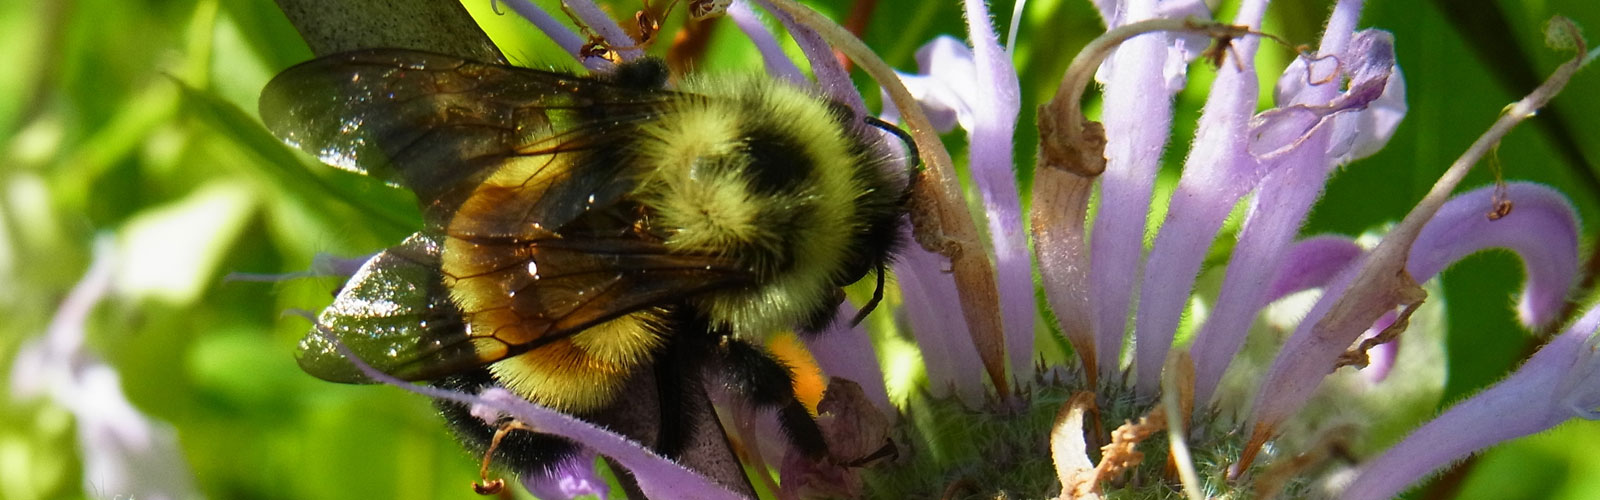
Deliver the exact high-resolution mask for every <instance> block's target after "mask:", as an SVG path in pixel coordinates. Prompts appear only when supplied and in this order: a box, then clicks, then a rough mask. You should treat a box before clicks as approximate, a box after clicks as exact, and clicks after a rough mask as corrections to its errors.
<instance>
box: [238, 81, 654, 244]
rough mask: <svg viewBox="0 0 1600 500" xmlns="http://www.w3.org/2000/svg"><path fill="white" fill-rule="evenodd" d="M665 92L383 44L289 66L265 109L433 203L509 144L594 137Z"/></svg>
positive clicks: (545, 147)
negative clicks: (594, 129)
mask: <svg viewBox="0 0 1600 500" xmlns="http://www.w3.org/2000/svg"><path fill="white" fill-rule="evenodd" d="M665 95H666V93H665V92H664V91H655V92H652V91H650V90H649V89H637V88H631V87H628V88H625V87H620V86H617V85H614V84H611V83H608V82H606V81H603V80H597V79H592V78H583V77H576V76H573V75H569V74H563V73H554V72H545V71H537V70H531V69H525V68H516V67H510V66H501V65H494V64H486V63H479V62H473V61H467V60H463V59H459V58H455V57H450V56H445V55H440V54H432V53H427V52H418V51H411V50H400V49H373V50H363V51H357V52H348V53H343V54H336V55H332V56H327V57H323V58H319V59H315V60H312V61H308V62H305V63H302V64H300V65H297V66H295V67H292V68H289V69H287V70H285V71H284V72H283V73H280V74H278V76H277V77H274V78H273V79H272V81H271V82H269V83H268V84H267V87H266V89H264V90H263V91H262V93H261V101H260V108H261V109H260V110H261V118H262V120H263V121H264V122H265V123H266V125H267V128H268V129H270V130H271V131H272V133H273V134H274V135H276V136H278V138H280V139H282V140H283V141H284V142H286V143H288V144H290V145H292V146H294V147H297V148H299V149H301V150H303V151H305V152H307V153H310V154H312V155H314V156H316V157H317V158H318V159H319V160H321V161H322V162H324V163H327V164H329V165H332V166H335V167H339V168H343V169H346V170H351V171H355V172H360V173H365V174H369V175H373V176H375V177H377V178H379V179H383V180H384V181H386V182H389V183H392V184H397V185H401V186H404V187H406V188H409V189H411V190H412V191H414V192H416V193H417V197H418V199H419V201H420V202H421V203H422V204H423V205H424V207H425V208H426V207H429V206H430V205H435V204H438V203H439V202H440V200H441V198H443V197H444V196H445V195H446V193H448V192H450V191H452V190H457V189H461V188H462V187H468V188H470V186H471V184H473V183H475V181H476V180H478V179H479V177H480V176H481V175H482V173H483V171H484V170H485V169H487V168H490V167H493V166H495V165H497V164H498V163H499V160H501V159H504V158H506V157H508V156H512V155H516V154H528V153H527V152H528V151H554V150H556V149H558V148H559V149H563V150H572V149H581V148H585V147H592V143H593V141H595V140H596V138H595V137H594V136H595V135H596V134H589V133H584V132H585V131H584V130H583V129H585V128H591V127H595V126H604V124H605V123H617V122H627V121H630V120H634V119H637V117H638V116H642V115H648V114H649V113H652V112H654V104H656V103H658V102H660V101H661V100H662V99H663V98H664V96H665ZM518 151H522V153H518ZM442 209H443V211H446V212H448V211H451V210H453V207H442Z"/></svg>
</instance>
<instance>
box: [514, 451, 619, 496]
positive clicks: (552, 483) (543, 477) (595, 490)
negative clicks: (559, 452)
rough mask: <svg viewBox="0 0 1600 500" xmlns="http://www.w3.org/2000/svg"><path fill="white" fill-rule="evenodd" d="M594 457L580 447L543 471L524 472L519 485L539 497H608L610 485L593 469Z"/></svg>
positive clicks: (594, 455) (591, 453) (593, 454)
mask: <svg viewBox="0 0 1600 500" xmlns="http://www.w3.org/2000/svg"><path fill="white" fill-rule="evenodd" d="M596 456H597V455H596V454H595V453H594V452H593V451H590V450H588V449H583V450H582V451H579V452H578V453H576V454H574V455H572V456H570V457H567V458H566V459H564V460H562V461H561V462H560V463H557V464H555V465H553V466H551V467H550V468H549V469H548V470H546V471H540V472H523V473H522V476H521V480H522V487H523V488H527V489H528V493H532V494H533V496H534V497H535V498H538V499H539V500H571V499H573V498H577V497H580V496H584V495H593V496H595V497H597V498H611V485H610V484H607V483H606V480H605V478H603V477H600V474H598V473H596V472H595V467H594V461H595V457H596Z"/></svg>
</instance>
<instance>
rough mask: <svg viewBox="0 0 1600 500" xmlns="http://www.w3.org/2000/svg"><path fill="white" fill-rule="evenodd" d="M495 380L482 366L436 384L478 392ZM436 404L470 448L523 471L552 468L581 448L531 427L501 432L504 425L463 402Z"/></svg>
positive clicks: (499, 463)
mask: <svg viewBox="0 0 1600 500" xmlns="http://www.w3.org/2000/svg"><path fill="white" fill-rule="evenodd" d="M493 383H494V381H493V379H492V378H491V377H490V376H489V371H488V370H487V369H481V370H473V371H469V372H466V373H461V374H457V375H452V376H449V377H445V378H442V379H439V380H435V381H434V382H433V383H432V384H433V386H434V387H439V388H443V389H449V390H453V391H461V392H467V393H473V394H476V393H478V392H480V391H482V390H484V389H486V388H488V387H490V386H491V385H492V384H493ZM434 407H435V408H438V410H439V414H440V415H441V416H443V417H444V420H445V423H446V424H447V425H448V426H449V427H450V430H451V431H453V432H455V434H456V437H457V438H459V439H460V440H461V442H462V443H463V444H464V445H466V447H467V449H469V450H471V451H472V452H473V453H482V454H484V456H485V457H486V458H489V459H490V460H491V461H492V462H493V463H495V464H498V465H500V466H501V467H504V468H506V469H507V470H511V471H515V472H517V473H519V474H529V473H545V472H548V471H549V470H550V467H552V466H554V465H555V464H558V463H560V462H561V461H563V460H566V459H567V458H569V457H571V456H573V455H575V454H577V452H578V448H577V446H576V445H574V444H573V443H572V442H571V441H568V440H566V439H562V438H559V437H555V436H551V435H549V434H540V433H537V432H529V431H518V432H506V433H501V432H500V431H501V430H503V427H502V426H500V425H496V424H491V423H489V422H485V421H483V419H480V418H478V417H476V416H473V415H472V411H471V409H470V408H468V407H467V406H466V405H463V404H461V403H456V402H453V401H446V400H436V401H435V402H434ZM512 430H514V429H512ZM497 434H499V436H498V438H499V439H498V442H497V439H496V438H497V436H496V435H497Z"/></svg>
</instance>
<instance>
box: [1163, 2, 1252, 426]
mask: <svg viewBox="0 0 1600 500" xmlns="http://www.w3.org/2000/svg"><path fill="white" fill-rule="evenodd" d="M1265 10H1266V3H1265V2H1250V3H1247V4H1245V6H1244V8H1243V10H1242V11H1241V12H1240V13H1239V17H1238V19H1236V20H1235V23H1237V24H1241V25H1247V26H1252V27H1253V26H1258V25H1260V23H1261V16H1262V14H1263V13H1264V11H1265ZM1259 45H1260V39H1258V38H1255V37H1246V38H1243V39H1239V40H1235V41H1234V42H1233V47H1234V50H1233V52H1232V54H1234V55H1237V57H1238V59H1229V61H1228V62H1227V63H1224V64H1223V65H1222V66H1221V67H1220V68H1218V69H1217V80H1216V82H1215V83H1213V84H1212V86H1211V95H1210V97H1209V98H1208V99H1207V100H1206V105H1205V110H1204V111H1203V112H1202V113H1201V115H1200V122H1199V125H1198V127H1197V129H1196V131H1195V140H1194V147H1193V148H1192V149H1191V150H1190V153H1189V158H1188V160H1187V161H1186V162H1185V163H1184V167H1183V176H1182V177H1181V178H1180V179H1179V181H1178V187H1177V190H1176V191H1175V192H1174V193H1173V194H1172V199H1171V205H1170V207H1169V208H1168V209H1167V219H1166V222H1165V223H1163V224H1162V225H1161V231H1160V233H1158V234H1157V235H1156V240H1155V244H1154V246H1153V247H1151V250H1150V257H1149V260H1147V261H1145V274H1144V283H1143V284H1142V285H1140V287H1139V306H1138V307H1139V312H1138V315H1137V317H1136V323H1135V325H1136V326H1135V329H1134V348H1135V359H1134V367H1135V369H1136V373H1137V374H1138V377H1137V383H1136V387H1137V389H1138V392H1139V394H1141V395H1144V396H1153V395H1155V393H1156V392H1157V391H1158V390H1160V388H1161V367H1162V366H1163V365H1164V364H1165V362H1166V357H1167V352H1168V350H1170V349H1171V347H1172V338H1173V335H1174V334H1176V333H1177V330H1178V321H1179V320H1180V319H1181V317H1182V315H1183V308H1184V305H1186V304H1187V303H1188V301H1189V294H1190V290H1191V289H1192V288H1193V287H1194V280H1195V276H1196V275H1197V274H1199V272H1200V264H1201V263H1202V262H1203V261H1204V260H1205V256H1206V249H1207V248H1209V247H1210V246H1211V241H1212V240H1213V239H1215V238H1216V235H1217V230H1218V229H1221V227H1222V222H1223V220H1224V219H1226V218H1227V217H1228V213H1229V212H1231V211H1232V210H1233V206H1234V205H1236V204H1237V203H1238V202H1239V198H1240V197H1242V196H1244V194H1245V193H1246V192H1247V191H1249V190H1250V188H1251V187H1252V186H1254V185H1255V184H1256V183H1257V182H1258V181H1259V180H1260V179H1261V176H1262V173H1263V172H1262V170H1261V165H1260V164H1259V163H1258V162H1257V161H1256V159H1255V157H1254V156H1251V155H1250V153H1249V152H1247V151H1246V150H1245V143H1246V139H1247V138H1248V134H1249V124H1250V118H1251V115H1252V113H1254V112H1255V109H1256V91H1257V86H1256V72H1255V54H1256V48H1257V47H1258V46H1259Z"/></svg>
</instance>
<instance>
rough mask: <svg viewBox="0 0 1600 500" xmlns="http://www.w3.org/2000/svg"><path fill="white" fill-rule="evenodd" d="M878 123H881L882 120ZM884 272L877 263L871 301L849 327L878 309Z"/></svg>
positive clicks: (859, 322) (880, 264)
mask: <svg viewBox="0 0 1600 500" xmlns="http://www.w3.org/2000/svg"><path fill="white" fill-rule="evenodd" d="M868 118H871V117H868ZM873 119H876V118H873ZM879 121H880V122H882V120H879ZM868 123H871V122H868ZM891 126H892V125H891ZM895 130H900V129H895ZM902 133H903V132H902ZM885 271H886V270H885V269H884V268H883V261H881V260H880V261H878V287H877V288H874V289H872V299H870V300H868V301H867V303H866V304H865V305H863V306H861V310H860V311H856V317H854V318H850V326H851V327H854V326H856V325H859V324H861V320H864V319H867V314H868V313H871V312H872V310H873V309H876V308H877V307H878V303H879V302H882V301H883V275H884V274H886V273H885Z"/></svg>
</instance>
